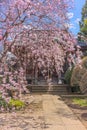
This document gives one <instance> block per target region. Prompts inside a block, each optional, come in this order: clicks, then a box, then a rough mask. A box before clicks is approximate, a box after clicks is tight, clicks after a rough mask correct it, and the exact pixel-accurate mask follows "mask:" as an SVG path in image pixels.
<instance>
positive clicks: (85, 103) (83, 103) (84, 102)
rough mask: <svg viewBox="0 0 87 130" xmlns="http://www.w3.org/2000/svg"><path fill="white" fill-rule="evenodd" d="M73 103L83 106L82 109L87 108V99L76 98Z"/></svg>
mask: <svg viewBox="0 0 87 130" xmlns="http://www.w3.org/2000/svg"><path fill="white" fill-rule="evenodd" d="M73 103H74V104H77V105H79V106H81V107H85V106H87V99H86V98H85V99H82V98H74V99H73Z"/></svg>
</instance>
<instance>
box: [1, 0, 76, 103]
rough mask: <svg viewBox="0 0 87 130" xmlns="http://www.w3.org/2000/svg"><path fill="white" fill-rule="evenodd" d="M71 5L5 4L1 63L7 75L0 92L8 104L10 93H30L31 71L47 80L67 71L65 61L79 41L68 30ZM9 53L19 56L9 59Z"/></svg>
mask: <svg viewBox="0 0 87 130" xmlns="http://www.w3.org/2000/svg"><path fill="white" fill-rule="evenodd" d="M71 3H72V1H70V0H3V1H1V3H0V42H1V43H2V44H3V46H4V51H3V53H2V56H1V59H0V61H1V63H0V68H1V69H0V72H1V73H3V75H2V76H3V78H2V79H3V80H2V84H1V86H0V91H1V94H2V97H3V98H4V99H5V100H6V101H7V102H8V101H9V95H8V93H7V90H8V89H11V88H12V89H13V88H14V89H17V90H18V92H19V95H18V96H20V94H21V92H23V91H26V84H27V82H26V69H27V67H31V66H32V67H33V68H36V69H37V70H38V69H40V70H41V71H42V73H43V75H44V76H45V77H47V76H48V75H49V74H52V73H54V72H55V71H56V73H57V74H58V75H59V73H60V72H61V71H63V69H62V68H63V64H64V59H65V57H66V56H67V54H68V53H71V52H72V51H73V52H75V49H74V46H75V43H76V40H75V38H74V37H73V35H72V34H71V33H69V32H68V30H67V29H66V27H65V24H66V23H67V22H68V17H67V13H68V9H69V8H71V5H72V4H71ZM37 30H38V31H37ZM55 38H57V41H56V40H55ZM8 51H9V53H10V52H12V53H13V54H14V55H15V56H14V55H12V54H11V53H10V58H8V57H9V53H8ZM10 59H11V60H10ZM72 60H73V59H70V60H69V61H70V62H71V61H72ZM8 77H9V78H8ZM7 79H8V80H7ZM16 96H17V95H16ZM14 98H15V97H14Z"/></svg>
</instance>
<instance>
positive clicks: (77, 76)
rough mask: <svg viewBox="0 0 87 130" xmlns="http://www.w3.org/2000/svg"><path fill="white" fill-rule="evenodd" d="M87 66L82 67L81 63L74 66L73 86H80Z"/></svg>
mask: <svg viewBox="0 0 87 130" xmlns="http://www.w3.org/2000/svg"><path fill="white" fill-rule="evenodd" d="M86 71H87V70H86V68H84V67H80V66H79V65H78V66H76V67H74V69H73V72H72V77H71V86H72V87H73V86H79V85H80V81H81V78H82V76H83V75H84V73H85V72H86Z"/></svg>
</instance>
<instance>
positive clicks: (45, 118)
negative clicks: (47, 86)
mask: <svg viewBox="0 0 87 130" xmlns="http://www.w3.org/2000/svg"><path fill="white" fill-rule="evenodd" d="M25 97H26V99H27V101H30V99H32V101H33V104H32V105H31V106H29V107H30V108H33V109H32V110H31V109H30V108H27V109H25V111H20V112H17V113H6V114H3V113H1V114H0V130H86V128H85V127H84V126H83V124H82V123H81V122H80V120H79V119H78V118H77V117H76V116H75V115H74V114H73V112H72V111H71V109H70V108H69V107H68V106H67V105H66V104H65V103H64V102H63V101H62V100H61V98H60V96H56V95H50V94H42V95H40V94H38V95H33V97H32V96H31V97H30V96H29V95H27V96H25ZM29 98H30V99H29Z"/></svg>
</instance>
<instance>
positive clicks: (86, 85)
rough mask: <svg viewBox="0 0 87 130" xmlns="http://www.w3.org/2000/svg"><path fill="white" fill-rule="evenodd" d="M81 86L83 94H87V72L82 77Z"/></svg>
mask: <svg viewBox="0 0 87 130" xmlns="http://www.w3.org/2000/svg"><path fill="white" fill-rule="evenodd" d="M79 86H80V90H81V92H82V93H85V92H87V72H86V73H85V74H84V75H83V76H82V78H81V80H80V83H79Z"/></svg>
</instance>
